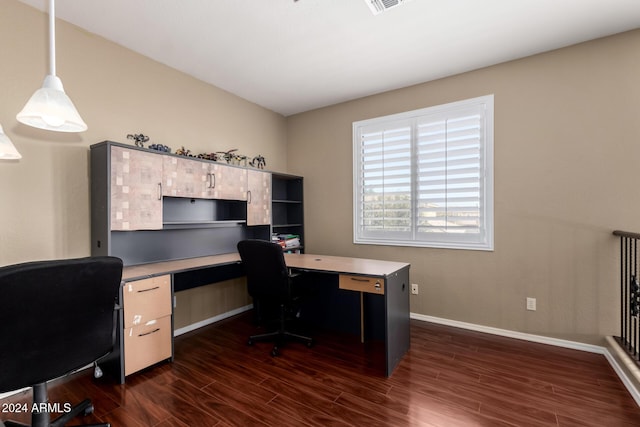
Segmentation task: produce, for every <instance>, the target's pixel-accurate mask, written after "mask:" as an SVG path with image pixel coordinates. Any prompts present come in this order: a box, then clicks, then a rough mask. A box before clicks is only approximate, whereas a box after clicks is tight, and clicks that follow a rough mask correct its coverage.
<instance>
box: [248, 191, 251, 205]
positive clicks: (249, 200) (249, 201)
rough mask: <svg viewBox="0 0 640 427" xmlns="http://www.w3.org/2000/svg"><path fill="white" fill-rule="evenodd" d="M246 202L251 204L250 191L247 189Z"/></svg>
mask: <svg viewBox="0 0 640 427" xmlns="http://www.w3.org/2000/svg"><path fill="white" fill-rule="evenodd" d="M247 203H248V204H251V191H247Z"/></svg>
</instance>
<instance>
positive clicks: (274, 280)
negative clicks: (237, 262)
mask: <svg viewBox="0 0 640 427" xmlns="http://www.w3.org/2000/svg"><path fill="white" fill-rule="evenodd" d="M238 253H239V254H240V258H241V259H242V266H243V268H244V272H245V274H246V276H247V289H248V291H249V295H251V296H252V297H254V298H260V299H273V300H282V299H284V298H287V297H288V294H289V282H288V280H289V277H288V272H287V265H286V264H285V262H284V254H283V251H282V247H280V245H278V244H277V243H272V242H268V241H266V240H254V239H249V240H242V241H240V242H238Z"/></svg>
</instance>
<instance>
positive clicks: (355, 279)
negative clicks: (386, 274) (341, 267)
mask: <svg viewBox="0 0 640 427" xmlns="http://www.w3.org/2000/svg"><path fill="white" fill-rule="evenodd" d="M339 287H340V289H348V290H351V291H359V292H369V293H372V294H380V295H383V294H384V279H383V278H381V277H369V276H355V275H351V274H341V275H340V281H339Z"/></svg>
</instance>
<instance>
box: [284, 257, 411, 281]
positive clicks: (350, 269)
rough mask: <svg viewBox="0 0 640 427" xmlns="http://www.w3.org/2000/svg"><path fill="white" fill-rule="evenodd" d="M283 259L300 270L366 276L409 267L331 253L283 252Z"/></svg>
mask: <svg viewBox="0 0 640 427" xmlns="http://www.w3.org/2000/svg"><path fill="white" fill-rule="evenodd" d="M284 259H285V261H286V263H287V266H288V267H292V268H298V269H301V270H315V271H327V272H332V273H346V274H362V275H366V276H388V275H390V274H393V273H395V272H396V271H398V270H401V269H403V268H405V267H409V264H407V263H404V262H394V261H380V260H374V259H364V258H351V257H341V256H331V255H314V254H285V255H284Z"/></svg>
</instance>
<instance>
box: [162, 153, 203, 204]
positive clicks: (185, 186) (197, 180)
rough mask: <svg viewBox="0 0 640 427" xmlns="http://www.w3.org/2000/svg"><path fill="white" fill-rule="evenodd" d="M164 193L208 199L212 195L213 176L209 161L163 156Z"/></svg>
mask: <svg viewBox="0 0 640 427" xmlns="http://www.w3.org/2000/svg"><path fill="white" fill-rule="evenodd" d="M163 157H164V166H163V172H162V174H163V181H162V182H163V184H164V188H163V190H164V194H165V195H166V196H174V197H193V198H197V199H206V198H210V197H211V191H212V190H211V188H212V186H213V182H212V180H213V176H212V175H211V167H210V164H209V163H207V162H201V161H198V160H191V159H187V158H185V159H180V158H178V157H173V156H163Z"/></svg>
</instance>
